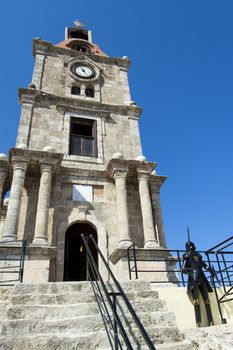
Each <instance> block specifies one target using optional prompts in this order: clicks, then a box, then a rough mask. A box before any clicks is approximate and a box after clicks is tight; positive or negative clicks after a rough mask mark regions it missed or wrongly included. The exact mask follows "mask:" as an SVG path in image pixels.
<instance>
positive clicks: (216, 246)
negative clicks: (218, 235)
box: [206, 236, 233, 253]
mask: <svg viewBox="0 0 233 350" xmlns="http://www.w3.org/2000/svg"><path fill="white" fill-rule="evenodd" d="M230 241H232V242H231V243H229V244H227V245H226V246H224V247H221V246H222V245H223V244H225V243H227V242H230ZM232 244H233V236H231V237H229V238H227V239H226V240H225V241H222V242H221V243H219V244H217V245H215V246H214V247H212V248H210V249H208V250H207V251H206V253H208V252H213V251H216V248H218V247H221V249H218V251H217V252H221V251H222V250H223V249H226V248H228V247H230V246H231V245H232Z"/></svg>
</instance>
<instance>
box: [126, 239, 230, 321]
mask: <svg viewBox="0 0 233 350" xmlns="http://www.w3.org/2000/svg"><path fill="white" fill-rule="evenodd" d="M232 245H233V236H232V237H230V238H228V239H227V240H225V241H223V242H221V243H220V244H218V245H216V246H214V247H212V248H211V249H209V250H207V251H198V253H200V254H201V255H202V257H203V262H204V263H206V264H207V266H208V267H209V268H210V271H213V270H214V271H215V275H212V274H211V273H210V272H209V271H208V270H207V271H205V275H206V277H207V279H208V280H209V283H210V285H211V286H212V288H213V289H214V293H215V296H216V301H217V304H218V308H219V314H220V317H221V321H222V323H226V319H225V318H223V314H222V310H221V304H222V303H225V302H229V301H232V300H233V251H229V250H227V251H226V248H228V249H229V247H230V246H232ZM185 252H186V251H185V250H178V249H154V250H152V249H144V248H143V249H140V248H137V247H136V246H135V244H132V245H131V246H130V247H129V248H128V250H127V257H128V270H129V279H132V278H133V276H134V278H135V279H138V278H139V274H145V273H149V274H154V276H155V279H154V280H153V278H150V281H151V283H160V284H166V283H172V284H175V285H177V286H179V287H185V286H187V284H188V275H187V274H184V273H183V272H182V264H183V254H184V253H185ZM147 253H148V254H147ZM140 262H142V263H143V264H140ZM147 263H148V264H147ZM146 264H147V265H148V268H145V265H146ZM152 267H153V268H152ZM161 276H162V278H161ZM219 288H222V291H223V293H222V295H220V290H219Z"/></svg>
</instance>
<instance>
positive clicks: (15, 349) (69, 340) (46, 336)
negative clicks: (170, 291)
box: [0, 327, 183, 350]
mask: <svg viewBox="0 0 233 350" xmlns="http://www.w3.org/2000/svg"><path fill="white" fill-rule="evenodd" d="M130 332H131V334H132V336H130V341H131V343H132V345H133V348H135V349H137V348H139V346H140V345H139V344H140V343H142V344H143V345H144V344H145V342H144V340H142V338H141V336H139V334H138V330H133V329H131V331H130ZM148 333H149V334H150V335H151V339H152V341H153V342H154V344H156V347H157V346H158V344H163V347H161V350H162V349H164V350H168V349H171V347H170V348H169V347H168V346H167V347H165V344H166V343H167V344H168V343H169V346H170V343H171V344H172V343H175V342H181V341H182V340H183V339H182V335H181V334H180V332H179V330H178V329H177V328H176V327H153V328H150V329H149V332H148ZM18 334H19V333H18ZM18 334H17V335H18ZM28 334H30V333H27V335H26V334H23V333H22V334H21V336H18V337H17V336H12V335H10V334H9V335H7V336H4V337H1V338H0V342H1V350H27V349H28V350H29V349H30V350H57V349H59V350H70V349H78V350H84V349H85V350H87V349H88V350H90V349H91V350H94V349H98V350H100V349H101V348H103V349H104V348H105V349H106V348H109V342H108V338H107V335H106V332H105V331H104V330H103V331H101V330H96V331H95V332H81V333H77V332H73V329H72V330H70V329H69V330H67V331H66V332H63V333H62V334H61V333H52V334H51V333H40V334H38V335H37V334H35V335H34V334H32V333H31V335H30V336H29V335H28ZM135 339H138V340H137V341H135ZM145 348H146V347H145ZM172 349H174V350H175V349H181V348H179V347H177V348H176V347H174V348H172Z"/></svg>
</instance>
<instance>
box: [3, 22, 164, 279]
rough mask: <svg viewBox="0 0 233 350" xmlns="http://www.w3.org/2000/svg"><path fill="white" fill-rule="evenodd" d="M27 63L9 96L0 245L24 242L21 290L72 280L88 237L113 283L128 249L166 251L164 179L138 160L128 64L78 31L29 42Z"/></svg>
mask: <svg viewBox="0 0 233 350" xmlns="http://www.w3.org/2000/svg"><path fill="white" fill-rule="evenodd" d="M33 55H34V57H35V65H34V70H33V76H32V82H31V83H30V84H29V86H28V87H27V88H20V89H19V101H20V104H21V106H22V109H21V118H20V123H19V128H18V135H17V141H16V146H15V147H14V148H11V149H10V150H9V155H8V157H6V156H4V155H2V156H1V159H0V194H1V200H0V204H1V207H2V210H1V242H0V244H1V245H7V246H8V247H11V249H13V247H14V246H15V245H17V242H18V241H19V240H21V239H26V240H27V254H28V255H27V260H26V264H25V280H26V281H28V282H46V281H62V280H64V279H65V280H69V277H67V276H72V277H70V278H71V280H78V279H85V274H84V273H79V274H77V275H76V274H75V271H74V266H84V265H85V264H84V263H85V261H84V260H85V259H84V257H83V255H82V254H84V253H85V251H84V247H83V246H82V242H81V241H80V239H79V237H80V235H81V233H84V234H87V233H90V232H91V233H92V234H93V235H94V236H95V237H96V239H97V241H98V246H99V247H100V249H101V251H102V252H103V254H104V255H105V257H108V258H109V260H110V262H111V264H112V268H113V270H114V271H115V273H116V275H117V276H120V277H121V279H122V272H123V271H125V269H126V263H125V256H126V249H127V248H128V247H129V246H130V245H131V244H132V243H135V244H136V245H137V246H138V247H140V248H141V249H142V251H143V249H145V248H147V249H150V248H153V249H157V248H160V249H161V248H163V247H164V248H165V247H166V241H165V234H164V228H163V221H162V213H161V208H160V187H161V185H162V184H163V182H164V181H165V179H166V177H164V176H159V175H157V173H156V172H155V170H154V169H155V167H156V163H153V162H149V161H147V160H146V158H145V157H144V156H143V153H142V148H141V140H140V133H139V127H138V121H139V118H140V115H141V112H142V110H141V108H140V107H138V106H137V105H136V103H135V102H134V101H132V99H131V95H130V88H129V82H128V69H129V67H130V60H129V59H128V58H127V57H126V56H124V57H122V58H119V57H109V56H108V55H107V54H106V53H104V52H103V51H102V50H101V49H100V47H99V46H98V45H96V44H95V43H94V42H93V40H92V32H91V31H90V30H87V29H85V28H84V26H83V25H82V24H81V23H80V22H79V21H76V22H75V26H74V27H72V28H66V30H65V39H64V40H63V41H62V42H60V43H58V44H55V45H54V44H51V43H49V42H47V41H43V40H41V39H40V38H35V39H34V40H33ZM8 190H10V197H9V200H7V201H6V200H5V201H3V199H4V195H5V193H6V192H7V191H8ZM75 246H76V247H77V249H75V248H74V247H75ZM71 247H72V248H71ZM80 262H82V263H80ZM79 263H80V264H79ZM80 268H81V267H80ZM100 268H101V266H100ZM69 269H70V270H69ZM124 275H125V276H126V275H127V274H126V273H125V274H124ZM78 276H79V277H78ZM80 276H81V277H80ZM106 278H107V276H106ZM125 278H127V276H126V277H125Z"/></svg>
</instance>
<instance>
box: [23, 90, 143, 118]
mask: <svg viewBox="0 0 233 350" xmlns="http://www.w3.org/2000/svg"><path fill="white" fill-rule="evenodd" d="M18 91H19V102H20V103H21V104H22V103H32V104H35V105H40V103H41V102H48V104H54V105H56V106H57V109H58V110H59V112H61V113H63V112H64V113H65V112H76V111H77V112H80V111H88V112H90V113H95V114H101V115H102V116H105V117H107V116H109V115H110V113H116V114H121V115H127V116H128V117H132V118H136V119H139V117H140V115H141V113H142V108H140V107H137V106H124V105H119V106H117V105H110V104H105V103H101V102H97V101H86V100H78V99H73V98H71V97H62V96H58V95H54V94H50V93H47V92H43V91H42V90H36V89H28V88H19V90H18Z"/></svg>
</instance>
